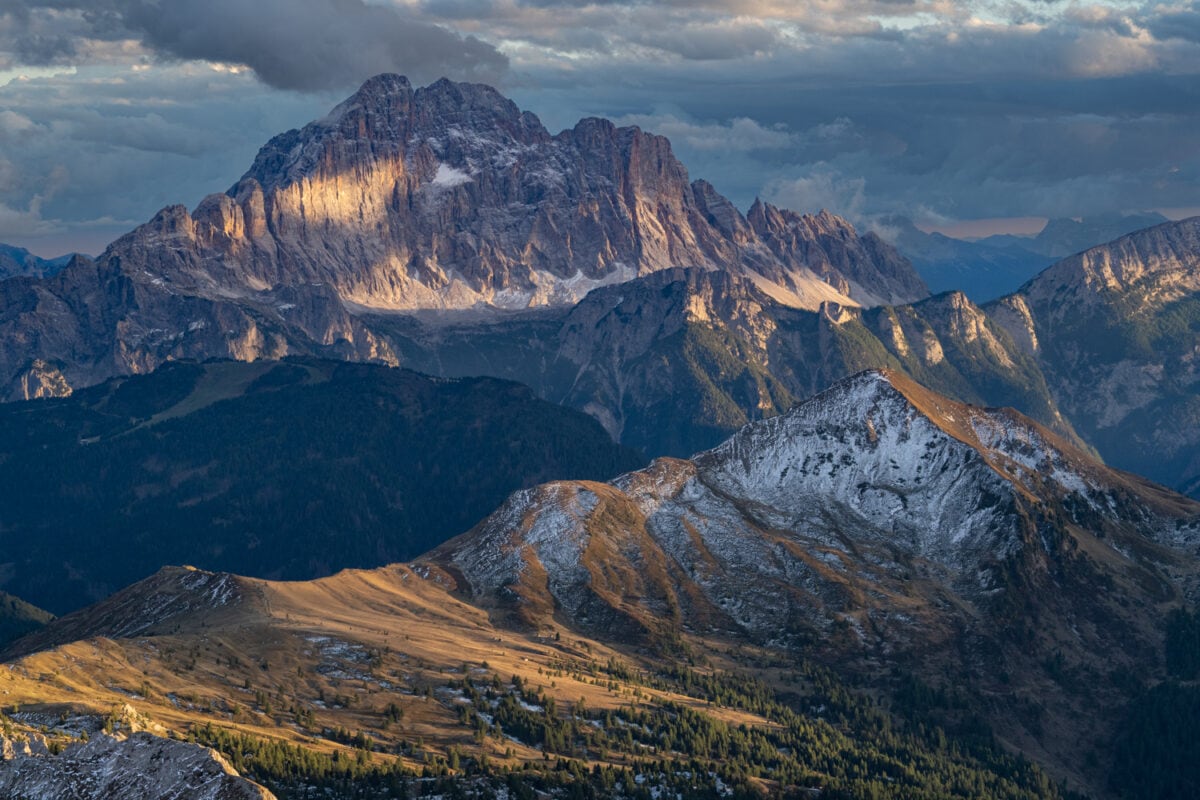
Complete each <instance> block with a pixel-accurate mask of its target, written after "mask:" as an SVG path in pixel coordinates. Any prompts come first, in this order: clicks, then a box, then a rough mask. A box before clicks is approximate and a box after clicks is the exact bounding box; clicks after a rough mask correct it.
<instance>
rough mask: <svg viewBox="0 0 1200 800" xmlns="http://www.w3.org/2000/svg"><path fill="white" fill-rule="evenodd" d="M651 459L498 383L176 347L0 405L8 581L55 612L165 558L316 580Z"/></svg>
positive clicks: (3, 573)
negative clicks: (170, 356) (250, 359)
mask: <svg viewBox="0 0 1200 800" xmlns="http://www.w3.org/2000/svg"><path fill="white" fill-rule="evenodd" d="M642 463H644V462H643V461H642V460H641V459H639V458H638V457H637V456H636V454H634V453H632V452H630V451H628V450H625V449H623V448H621V447H618V446H617V445H615V444H613V443H612V441H611V440H610V439H609V438H608V436H607V434H605V432H604V431H603V430H602V429H601V428H600V426H599V425H598V424H597V423H596V422H595V421H594V420H592V419H590V418H588V417H587V416H585V415H583V414H580V413H578V412H575V411H571V410H568V409H564V408H559V407H557V406H554V405H551V404H549V403H546V402H544V401H541V400H537V399H535V398H534V397H533V396H532V395H531V393H530V391H529V390H528V389H526V388H525V387H523V386H519V385H517V384H513V383H509V382H505V381H500V380H495V379H488V378H475V379H464V380H455V381H448V380H440V379H439V380H435V379H431V378H429V377H426V376H423V375H418V374H415V373H412V372H409V371H405V370H397V369H392V368H388V367H381V366H374V365H362V364H347V363H343V362H332V361H321V360H317V359H291V360H287V361H283V362H269V361H267V362H261V361H260V362H254V363H240V362H207V363H203V364H197V363H180V362H176V363H173V364H170V365H167V366H165V367H162V368H161V369H159V370H157V371H156V372H154V373H151V374H149V375H145V376H137V377H132V378H121V379H115V380H112V381H109V382H106V383H104V384H101V385H99V386H95V387H91V388H89V389H84V390H81V391H79V392H76V393H75V394H74V395H72V396H71V397H69V398H65V399H53V400H37V401H30V402H25V403H13V404H4V405H0V482H3V483H4V485H5V486H6V487H7V489H6V494H5V497H6V501H5V504H4V510H3V528H2V529H0V553H3V557H2V558H0V578H2V581H3V588H4V589H6V590H8V591H12V592H14V593H16V594H18V595H19V596H21V597H23V598H27V599H29V600H30V601H32V602H34V603H37V604H38V605H41V606H44V607H46V608H49V609H51V610H52V611H55V612H57V613H62V612H66V611H70V610H72V609H75V608H78V607H80V606H81V605H84V604H86V603H88V602H91V601H94V600H96V599H99V598H102V597H104V596H106V595H107V594H109V593H110V592H112V591H113V590H114V589H116V588H118V587H120V586H123V585H125V584H127V583H130V582H132V581H133V580H135V579H137V578H138V577H140V576H142V575H145V574H147V573H149V572H152V571H153V570H155V569H157V568H158V567H159V566H161V565H162V564H164V563H189V564H196V565H200V566H207V567H214V568H221V569H228V570H236V571H239V572H242V573H247V574H253V575H262V576H272V577H282V578H292V579H294V578H309V577H315V576H317V575H322V574H328V573H329V572H333V571H335V570H337V569H339V568H342V567H346V566H375V565H378V564H383V563H387V562H389V561H395V560H397V559H402V558H411V557H413V556H416V555H418V554H419V553H421V552H423V551H425V550H427V549H429V548H430V547H433V546H434V545H436V544H439V543H441V542H442V541H444V540H446V539H448V538H449V537H451V536H453V535H455V534H457V533H459V532H461V531H462V530H464V529H466V528H469V527H470V526H471V525H473V524H474V523H475V522H477V521H478V520H479V519H481V518H483V517H484V516H485V515H486V514H487V513H489V512H490V511H492V510H493V509H494V508H495V507H496V505H498V504H499V503H500V502H501V501H502V500H503V499H504V498H505V497H506V496H507V495H508V494H509V493H510V492H512V491H514V490H516V489H518V488H521V487H522V486H531V485H533V484H536V483H539V482H541V481H545V480H549V479H551V478H554V477H558V476H562V475H572V476H576V477H581V478H583V477H590V478H610V477H612V476H614V475H616V474H618V473H620V472H623V471H625V470H627V469H631V468H634V467H637V466H640V465H641V464H642Z"/></svg>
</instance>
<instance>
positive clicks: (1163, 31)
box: [1148, 3, 1200, 43]
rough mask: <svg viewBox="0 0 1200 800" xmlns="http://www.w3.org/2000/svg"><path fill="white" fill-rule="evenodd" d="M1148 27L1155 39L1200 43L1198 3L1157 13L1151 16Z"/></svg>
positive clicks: (1199, 6) (1199, 11) (1199, 7)
mask: <svg viewBox="0 0 1200 800" xmlns="http://www.w3.org/2000/svg"><path fill="white" fill-rule="evenodd" d="M1148 27H1149V30H1150V32H1151V33H1152V34H1154V36H1155V38H1157V39H1164V40H1166V39H1182V40H1183V41H1186V42H1194V43H1200V3H1193V4H1192V5H1191V6H1190V7H1188V8H1182V9H1177V10H1172V11H1169V12H1167V13H1164V14H1161V15H1157V16H1155V17H1153V18H1151V20H1150V21H1149V23H1148Z"/></svg>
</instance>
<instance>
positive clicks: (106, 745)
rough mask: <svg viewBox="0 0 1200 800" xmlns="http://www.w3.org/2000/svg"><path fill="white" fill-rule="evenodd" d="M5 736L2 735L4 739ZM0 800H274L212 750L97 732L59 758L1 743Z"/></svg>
mask: <svg viewBox="0 0 1200 800" xmlns="http://www.w3.org/2000/svg"><path fill="white" fill-rule="evenodd" d="M0 738H2V737H0ZM4 745H5V747H4V757H3V759H0V797H7V798H21V799H22V800H64V798H71V800H123V799H125V798H128V800H134V798H137V799H138V800H142V799H143V798H144V799H147V800H149V799H153V800H273V798H274V797H275V795H273V794H271V793H270V792H268V791H267V790H266V789H264V788H262V787H261V786H259V785H258V784H256V783H253V782H251V781H248V780H246V779H244V778H242V777H239V776H238V774H237V772H235V771H234V769H233V768H232V767H230V766H229V764H228V762H226V761H225V759H224V758H222V757H221V756H220V754H218V753H216V752H215V751H213V750H210V749H208V748H206V747H201V746H199V745H196V744H188V743H186V742H179V741H174V740H171V739H165V738H162V737H159V736H155V735H153V734H150V733H134V734H133V735H131V736H129V737H128V738H117V737H113V736H109V735H107V734H105V733H96V734H95V735H93V736H92V738H91V739H90V741H87V742H83V743H79V744H75V745H71V746H68V747H67V749H66V750H65V751H63V752H62V753H60V754H58V755H51V754H50V753H48V752H46V750H45V748H44V747H42V748H37V747H30V746H29V745H28V744H27V743H24V742H16V743H13V742H10V741H8V740H4Z"/></svg>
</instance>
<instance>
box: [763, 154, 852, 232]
mask: <svg viewBox="0 0 1200 800" xmlns="http://www.w3.org/2000/svg"><path fill="white" fill-rule="evenodd" d="M866 189H867V182H866V179H864V178H861V177H846V176H844V175H841V174H839V173H838V172H837V171H835V170H832V169H829V168H828V167H827V166H825V165H823V164H817V165H815V166H814V168H813V171H812V173H811V174H809V175H806V176H804V177H802V178H793V179H791V180H773V181H770V182H769V183H767V185H766V186H765V187H764V188H763V194H764V195H765V197H766V199H767V200H768V201H770V202H771V203H774V204H775V205H777V206H782V207H784V208H793V209H797V210H799V211H805V212H816V211H820V210H821V209H824V210H826V211H830V212H832V213H834V214H837V215H839V216H842V217H846V218H847V219H850V220H855V221H857V220H859V219H861V218H862V216H863V210H864V209H865V208H866Z"/></svg>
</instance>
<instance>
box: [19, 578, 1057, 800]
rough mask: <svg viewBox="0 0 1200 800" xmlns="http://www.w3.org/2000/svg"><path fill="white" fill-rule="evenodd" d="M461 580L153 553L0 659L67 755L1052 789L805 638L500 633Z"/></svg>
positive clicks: (628, 790) (915, 790)
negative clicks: (262, 571)
mask: <svg viewBox="0 0 1200 800" xmlns="http://www.w3.org/2000/svg"><path fill="white" fill-rule="evenodd" d="M453 587H454V579H453V578H452V577H451V576H450V575H449V574H447V573H445V572H444V571H442V570H440V569H438V568H437V567H434V566H430V565H419V566H415V567H406V566H401V565H395V566H392V567H387V568H383V569H376V570H371V571H347V572H343V573H340V574H338V575H335V576H331V577H328V578H323V579H320V580H317V581H306V582H288V583H280V582H272V581H262V580H254V579H248V578H240V577H237V576H232V575H228V574H215V573H206V572H203V571H199V570H194V569H183V568H168V569H164V570H161V571H159V572H158V573H156V574H155V575H153V576H151V577H150V578H147V579H146V580H144V581H141V582H139V583H137V584H135V585H133V586H131V587H128V588H127V589H125V590H123V591H121V592H119V593H118V594H117V595H115V596H114V597H112V598H110V599H108V600H105V601H103V602H101V603H100V604H97V605H96V606H94V607H91V608H88V609H83V610H81V611H79V612H76V613H75V614H72V615H69V616H68V617H64V618H63V619H61V620H59V621H58V622H56V623H54V624H53V625H51V626H50V627H49V628H47V629H46V630H45V631H44V632H42V633H41V634H39V635H37V637H35V638H31V639H26V640H23V641H22V642H21V643H20V645H19V647H20V649H19V650H10V651H8V652H7V653H5V654H4V655H3V658H4V659H5V661H6V663H7V666H8V667H9V668H8V669H6V670H5V671H4V673H3V678H0V680H3V681H4V683H3V685H4V687H5V690H6V691H8V692H9V694H8V695H7V696H6V701H12V702H14V703H16V704H18V705H19V708H20V711H19V712H14V721H15V722H16V723H18V724H21V725H26V726H36V725H39V724H40V725H41V730H42V731H43V733H42V734H41V735H42V736H43V737H44V738H45V739H47V740H48V744H50V745H52V746H54V747H56V748H65V749H66V752H67V753H72V752H73V750H72V748H79V747H80V745H79V738H80V735H81V733H80V731H81V730H87V729H97V730H98V729H99V728H100V726H101V725H103V727H105V728H112V727H114V726H115V727H120V726H123V725H124V722H123V720H124V719H125V718H128V717H131V716H132V717H133V718H134V719H136V720H138V721H139V722H140V724H141V725H142V726H144V727H147V728H152V729H154V730H157V731H158V732H159V734H160V735H167V736H170V737H173V738H178V739H187V740H189V741H192V742H194V743H196V744H201V745H205V746H207V747H211V748H213V749H215V750H217V751H218V752H219V753H220V754H222V755H223V756H224V757H225V758H226V759H227V761H228V763H229V764H230V765H231V766H232V767H233V768H234V769H236V770H237V771H238V772H239V773H240V774H242V775H246V776H249V777H252V778H253V779H254V780H256V781H259V782H260V783H262V784H264V785H266V786H268V787H269V788H270V789H271V790H272V791H274V792H276V793H277V794H278V796H280V797H293V796H333V797H346V796H354V797H370V798H376V797H378V798H383V797H397V796H401V797H403V796H416V795H418V794H421V795H422V796H429V795H431V794H432V795H433V796H449V795H454V796H467V797H491V796H510V797H511V796H532V795H533V794H534V792H535V790H536V794H537V796H542V797H554V798H567V797H580V796H582V797H596V798H600V797H628V798H631V800H632V798H643V797H648V796H654V795H662V794H669V795H682V796H686V797H712V798H716V797H721V796H733V797H747V798H749V797H755V796H758V794H759V793H760V792H761V791H763V789H764V788H766V789H772V788H778V789H779V790H781V791H783V792H784V793H785V795H786V794H790V795H792V796H796V797H805V796H811V794H812V793H813V792H814V791H819V792H820V793H821V794H823V795H824V796H830V797H851V796H861V795H862V794H863V793H864V792H867V791H871V790H872V789H874V793H875V794H877V795H878V796H880V797H884V798H892V797H895V798H900V797H906V796H914V795H916V796H929V795H930V794H931V793H937V794H939V795H940V796H945V797H950V798H958V797H961V798H968V797H978V796H979V792H981V791H982V792H998V793H1001V794H1002V795H1003V796H1006V797H1012V798H1018V799H1019V800H1033V799H1034V798H1057V797H1061V796H1063V794H1062V793H1061V792H1060V791H1059V790H1058V788H1057V787H1056V786H1055V785H1054V783H1053V782H1052V781H1051V780H1050V779H1049V778H1048V777H1047V775H1046V774H1045V773H1044V772H1042V771H1041V770H1040V769H1038V768H1037V767H1035V766H1033V765H1031V764H1030V763H1028V762H1027V761H1024V760H1022V759H1019V758H1014V757H1012V756H1010V755H1008V754H1005V753H1004V752H1003V751H1001V750H1000V749H999V748H998V747H997V746H996V745H995V743H994V742H991V741H989V740H987V739H986V737H982V736H980V735H978V734H977V735H976V736H975V738H973V739H971V740H967V739H959V738H955V737H954V736H953V734H947V733H946V732H945V731H942V730H938V731H936V732H935V730H934V725H933V724H932V722H930V721H929V720H928V718H926V717H924V716H922V714H921V713H920V712H917V711H915V710H913V709H910V708H904V709H897V710H896V711H895V713H892V712H890V711H886V710H883V709H881V708H879V707H878V705H877V704H876V701H875V700H873V699H871V698H870V697H868V696H866V695H864V694H863V693H861V692H860V690H858V689H856V688H854V687H851V686H849V685H847V684H845V683H843V682H841V681H840V680H839V679H838V678H837V677H836V676H835V675H834V674H833V673H830V672H828V671H826V670H824V669H822V668H820V667H819V666H817V665H816V664H813V663H811V662H808V661H806V660H804V659H803V658H796V657H789V658H788V659H787V660H786V661H784V660H778V661H777V662H775V666H774V668H771V669H764V668H763V667H762V663H763V662H762V654H761V653H749V652H744V651H743V650H742V649H741V648H740V647H739V646H738V645H737V643H736V642H729V641H723V642H722V641H712V640H710V641H702V640H699V639H696V640H695V641H694V642H693V644H692V645H690V647H693V648H694V650H693V654H692V655H690V656H689V655H684V656H680V657H664V656H653V655H649V654H646V653H644V652H639V651H637V650H636V649H631V648H629V647H627V646H626V644H625V643H624V642H621V641H619V640H613V641H602V640H598V639H594V638H590V637H588V636H587V635H586V634H585V633H582V632H580V631H578V630H572V629H571V628H570V627H568V626H565V625H561V624H559V623H558V622H556V621H553V620H550V621H548V623H547V624H546V625H543V626H542V627H540V628H539V629H538V630H536V631H529V630H514V629H511V628H507V627H503V626H500V625H497V624H496V622H495V621H494V619H493V618H491V617H490V616H489V615H488V614H487V613H486V612H485V611H484V610H482V609H480V608H476V607H474V606H472V605H470V604H469V603H467V602H466V601H465V599H464V598H463V597H462V596H460V595H459V594H457V593H456V592H455V591H454V588H453ZM51 675H53V676H54V677H53V679H52V680H48V679H47V677H48V676H51ZM110 709H112V710H110ZM120 709H127V710H125V711H120V713H118V710H120ZM0 722H5V720H4V719H3V718H2V717H0ZM97 736H99V734H95V735H93V740H94V739H95V738H96V737H97ZM147 741H148V740H147ZM84 747H87V745H84ZM164 747H165V745H164ZM114 761H115V759H114ZM118 763H119V762H118ZM168 763H171V762H168ZM911 765H920V769H912V768H911ZM8 770H11V767H7V768H6V763H5V762H0V781H2V780H4V776H5V774H6V772H7V771H8ZM94 771H95V772H96V773H99V774H103V775H112V774H114V773H115V771H116V766H115V764H114V763H113V761H110V762H108V763H98V764H95V767H94ZM117 774H119V773H117ZM880 774H890V775H893V778H892V780H891V781H888V782H885V783H880V782H879V781H878V779H877V778H876V776H878V775H880ZM130 780H133V778H132V777H131V778H130Z"/></svg>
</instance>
